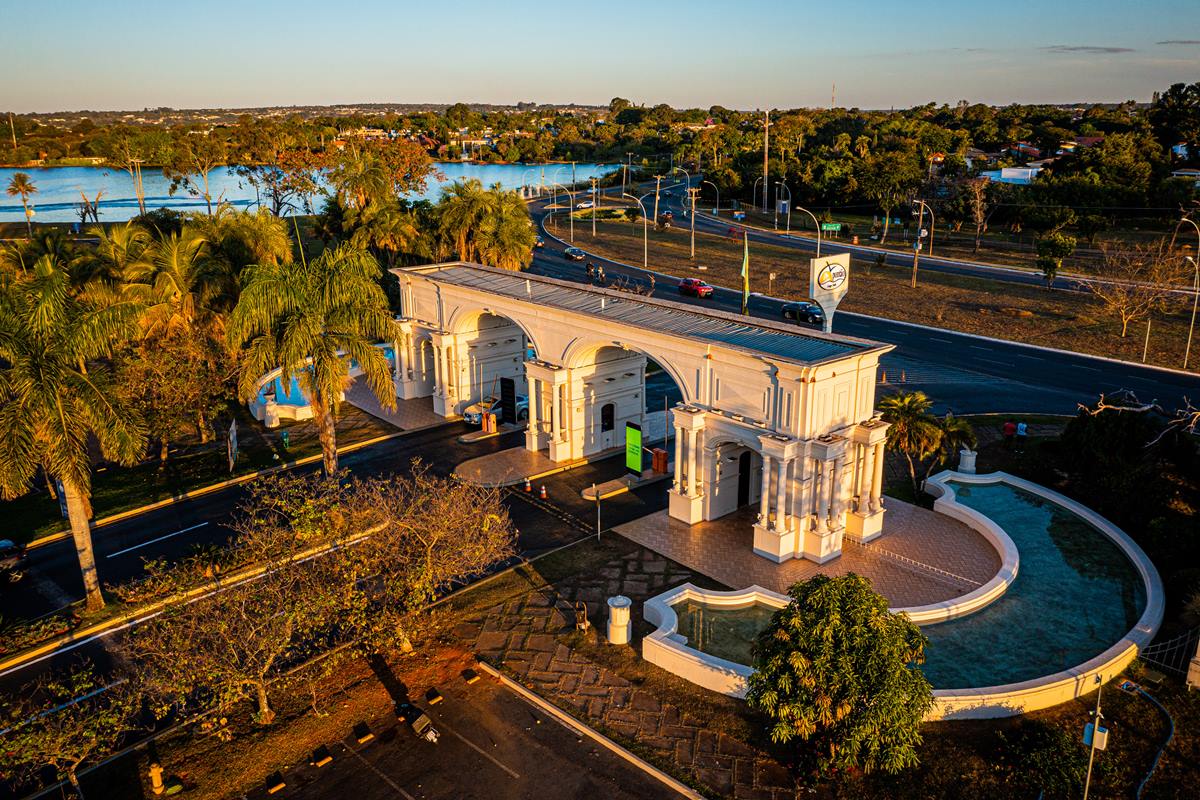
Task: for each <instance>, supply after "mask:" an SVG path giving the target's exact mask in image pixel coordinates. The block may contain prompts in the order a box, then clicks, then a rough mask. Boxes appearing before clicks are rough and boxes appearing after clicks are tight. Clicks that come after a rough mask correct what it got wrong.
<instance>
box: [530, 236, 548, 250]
mask: <svg viewBox="0 0 1200 800" xmlns="http://www.w3.org/2000/svg"><path fill="white" fill-rule="evenodd" d="M533 246H534V247H536V248H538V249H539V250H540V249H541V248H543V247H545V246H546V240H545V239H543V238H542V237H540V236H538V237H537V238H536V239H534V240H533Z"/></svg>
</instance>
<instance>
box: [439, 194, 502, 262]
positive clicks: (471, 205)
mask: <svg viewBox="0 0 1200 800" xmlns="http://www.w3.org/2000/svg"><path fill="white" fill-rule="evenodd" d="M492 211H493V202H492V199H491V198H490V197H489V193H488V192H487V191H486V190H485V189H484V188H483V184H482V183H480V182H479V181H477V180H475V179H471V180H467V181H455V182H454V183H452V184H450V186H449V188H447V189H446V191H445V193H444V194H443V195H442V199H441V201H440V202H439V203H438V231H439V232H440V233H441V236H442V240H443V241H444V242H445V243H446V247H447V249H448V250H449V251H450V252H451V253H453V254H454V255H456V256H457V257H458V259H459V260H460V261H478V260H479V251H478V249H477V245H476V241H475V232H476V231H477V230H479V229H480V228H482V227H483V225H484V222H485V221H486V220H487V219H488V217H489V216H490V215H491V214H492Z"/></svg>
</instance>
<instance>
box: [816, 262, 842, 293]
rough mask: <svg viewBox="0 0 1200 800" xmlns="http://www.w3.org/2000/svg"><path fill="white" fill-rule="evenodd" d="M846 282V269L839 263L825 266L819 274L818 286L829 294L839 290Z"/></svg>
mask: <svg viewBox="0 0 1200 800" xmlns="http://www.w3.org/2000/svg"><path fill="white" fill-rule="evenodd" d="M845 282H846V268H845V267H843V266H842V265H841V264H838V263H830V264H825V265H824V266H823V267H821V271H820V272H818V273H817V286H820V287H821V288H822V289H824V290H825V291H827V292H832V291H835V290H837V289H838V288H839V287H840V286H841V285H842V284H843V283H845Z"/></svg>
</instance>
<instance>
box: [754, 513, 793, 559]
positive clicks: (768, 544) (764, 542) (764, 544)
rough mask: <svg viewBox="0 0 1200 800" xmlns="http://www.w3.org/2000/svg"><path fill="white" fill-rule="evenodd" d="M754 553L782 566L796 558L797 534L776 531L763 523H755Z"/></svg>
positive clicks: (787, 531)
mask: <svg viewBox="0 0 1200 800" xmlns="http://www.w3.org/2000/svg"><path fill="white" fill-rule="evenodd" d="M754 552H755V553H756V554H757V555H760V556H762V557H763V558H769V559H770V560H772V561H774V562H775V563H776V564H782V563H783V562H784V561H789V560H791V559H793V558H795V557H796V532H795V531H794V530H784V531H776V530H771V529H769V528H768V527H767V526H766V524H764V523H762V522H756V523H754Z"/></svg>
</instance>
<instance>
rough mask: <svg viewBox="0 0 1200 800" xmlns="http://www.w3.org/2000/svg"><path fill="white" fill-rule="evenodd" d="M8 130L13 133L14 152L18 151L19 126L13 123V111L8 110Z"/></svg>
mask: <svg viewBox="0 0 1200 800" xmlns="http://www.w3.org/2000/svg"><path fill="white" fill-rule="evenodd" d="M8 132H9V133H11V134H12V142H13V152H14V153H15V152H17V128H16V126H15V125H13V115H12V112H11V111H10V112H8Z"/></svg>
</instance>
